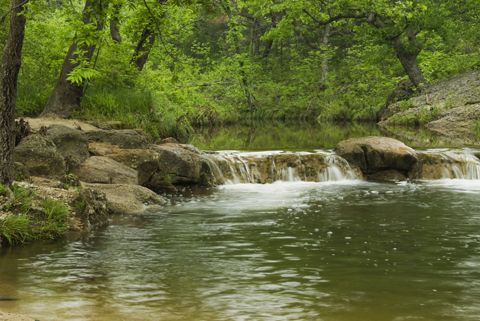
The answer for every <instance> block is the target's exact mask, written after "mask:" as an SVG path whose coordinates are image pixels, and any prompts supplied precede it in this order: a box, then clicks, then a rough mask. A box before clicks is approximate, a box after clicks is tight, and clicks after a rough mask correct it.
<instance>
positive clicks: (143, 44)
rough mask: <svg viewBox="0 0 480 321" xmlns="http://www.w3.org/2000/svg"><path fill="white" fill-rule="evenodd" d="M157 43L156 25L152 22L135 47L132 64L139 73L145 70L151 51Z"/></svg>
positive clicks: (144, 30)
mask: <svg viewBox="0 0 480 321" xmlns="http://www.w3.org/2000/svg"><path fill="white" fill-rule="evenodd" d="M154 43H155V32H154V25H153V23H152V22H150V23H149V24H148V25H147V26H146V27H145V28H144V29H143V32H142V35H141V36H140V39H139V40H138V43H137V46H136V47H135V51H134V52H133V56H132V60H131V63H132V65H134V66H135V67H137V69H138V70H139V71H142V70H143V67H144V66H145V64H146V63H147V60H148V56H149V55H150V51H151V50H152V48H153V45H154Z"/></svg>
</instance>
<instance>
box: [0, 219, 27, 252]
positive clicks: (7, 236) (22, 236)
mask: <svg viewBox="0 0 480 321" xmlns="http://www.w3.org/2000/svg"><path fill="white" fill-rule="evenodd" d="M33 238H34V236H33V231H32V229H31V221H30V217H29V216H28V215H26V214H20V215H11V216H8V217H7V218H5V219H4V220H1V221H0V239H2V240H6V241H7V243H8V244H9V245H16V244H21V243H24V242H27V241H30V240H32V239H33Z"/></svg>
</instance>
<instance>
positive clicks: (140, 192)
mask: <svg viewBox="0 0 480 321" xmlns="http://www.w3.org/2000/svg"><path fill="white" fill-rule="evenodd" d="M82 186H83V187H85V188H89V189H92V190H95V191H99V192H102V193H104V194H105V196H106V198H107V207H108V209H109V210H110V211H111V212H112V213H113V214H138V213H143V212H145V211H148V210H151V209H152V208H159V206H161V205H164V204H165V203H166V201H165V199H164V198H163V197H162V196H160V195H158V194H156V193H155V192H153V191H151V190H149V189H148V188H145V187H142V186H138V185H125V184H88V183H82Z"/></svg>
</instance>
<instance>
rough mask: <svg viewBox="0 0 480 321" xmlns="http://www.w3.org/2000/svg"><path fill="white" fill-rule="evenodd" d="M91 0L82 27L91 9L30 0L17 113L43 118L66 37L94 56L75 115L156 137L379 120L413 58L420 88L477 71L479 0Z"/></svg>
mask: <svg viewBox="0 0 480 321" xmlns="http://www.w3.org/2000/svg"><path fill="white" fill-rule="evenodd" d="M9 2H10V1H7V0H0V17H2V16H4V15H5V14H6V13H7V12H8V7H9ZM87 2H88V1H87ZM94 2H95V1H94ZM99 3H101V5H100V7H98V8H97V7H94V9H93V10H96V12H95V15H92V17H89V18H90V23H85V21H82V15H83V18H84V20H85V10H86V9H84V6H85V0H72V1H63V0H38V1H35V2H33V1H32V2H30V4H29V6H28V8H27V12H26V15H27V17H28V23H27V29H26V39H25V46H24V54H23V64H22V69H21V74H20V80H19V81H20V84H19V92H18V101H17V113H18V114H19V115H38V114H40V113H41V112H42V110H43V109H44V107H45V105H46V104H47V101H48V100H49V96H50V95H51V93H52V90H53V88H54V86H55V84H56V82H57V79H58V77H59V74H60V70H61V69H62V64H63V63H64V60H65V55H66V53H67V50H68V49H69V46H70V45H71V43H72V41H73V40H74V41H76V42H77V43H78V44H79V48H83V47H82V46H84V47H85V46H89V48H93V50H94V53H93V56H92V58H91V59H85V58H84V57H83V56H82V55H79V56H78V57H76V58H75V59H77V60H78V66H76V67H75V68H74V69H73V71H72V72H70V73H69V75H68V80H69V81H70V82H71V83H74V84H76V85H78V86H79V87H80V88H82V90H83V93H84V96H83V97H82V100H81V101H82V103H81V108H80V109H79V110H77V111H75V114H74V116H76V117H83V118H87V119H88V118H90V119H96V120H99V119H100V120H102V119H104V120H120V121H122V122H125V123H127V124H130V125H135V126H141V127H144V128H146V129H147V130H148V131H149V132H150V133H152V134H153V135H156V136H166V135H172V134H173V135H176V136H178V137H182V136H186V135H188V134H189V133H190V132H191V127H192V126H195V125H202V124H211V123H219V122H233V121H238V120H242V119H245V118H256V119H319V120H325V119H329V120H332V119H333V120H340V119H341V120H373V119H375V115H376V113H377V112H378V110H379V109H380V108H381V107H382V105H384V104H385V101H386V99H387V97H388V96H389V94H390V93H391V92H392V91H393V90H394V89H395V86H396V85H397V84H398V83H399V82H401V81H402V80H406V79H408V78H410V80H412V79H413V78H412V75H414V73H415V70H413V71H412V73H409V72H408V68H406V67H405V64H408V61H407V60H408V59H410V61H414V62H415V63H418V69H419V70H420V72H421V75H420V76H421V77H417V80H418V79H419V80H418V81H417V82H418V83H415V81H414V83H415V85H416V87H417V89H418V88H419V87H421V86H422V85H423V79H424V80H425V82H435V81H437V80H439V79H443V78H446V77H448V76H450V75H452V74H455V73H459V72H462V71H464V70H468V69H472V68H475V67H476V66H478V64H479V63H480V55H479V49H480V38H479V33H478V30H479V21H480V19H479V13H478V11H479V9H478V7H479V6H478V4H477V3H476V1H474V0H460V1H453V0H398V1H390V0H375V1H371V0H341V1H333V0H329V1H315V0H232V1H226V0H211V1H209V0H203V1H179V0H144V1H143V0H142V1H133V0H109V1H106V0H104V1H99ZM85 8H86V7H85ZM82 11H83V13H82ZM3 20H5V19H3ZM92 21H93V22H92ZM6 27H7V23H6V22H5V21H2V28H0V43H1V44H4V43H5V41H4V40H5V34H6ZM142 41H143V42H142ZM77 50H81V49H78V48H77ZM145 54H146V55H145ZM402 55H403V58H404V59H403V60H402ZM142 58H145V59H143V61H142ZM143 63H145V64H143ZM414 76H415V75H414Z"/></svg>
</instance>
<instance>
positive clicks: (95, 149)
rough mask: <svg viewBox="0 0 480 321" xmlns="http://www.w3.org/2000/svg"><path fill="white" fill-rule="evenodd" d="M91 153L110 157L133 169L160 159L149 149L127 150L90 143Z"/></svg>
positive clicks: (104, 144) (110, 145)
mask: <svg viewBox="0 0 480 321" xmlns="http://www.w3.org/2000/svg"><path fill="white" fill-rule="evenodd" d="M89 151H90V154H92V155H94V156H105V157H109V158H111V159H113V160H115V161H117V162H119V163H122V164H123V165H125V166H128V167H130V168H133V169H137V168H138V165H140V164H142V163H144V162H148V161H150V160H153V159H156V158H157V157H158V156H157V153H156V152H155V151H153V150H150V149H148V148H146V149H143V148H136V149H125V148H120V147H118V146H116V145H112V144H108V143H96V142H93V143H90V144H89Z"/></svg>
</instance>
